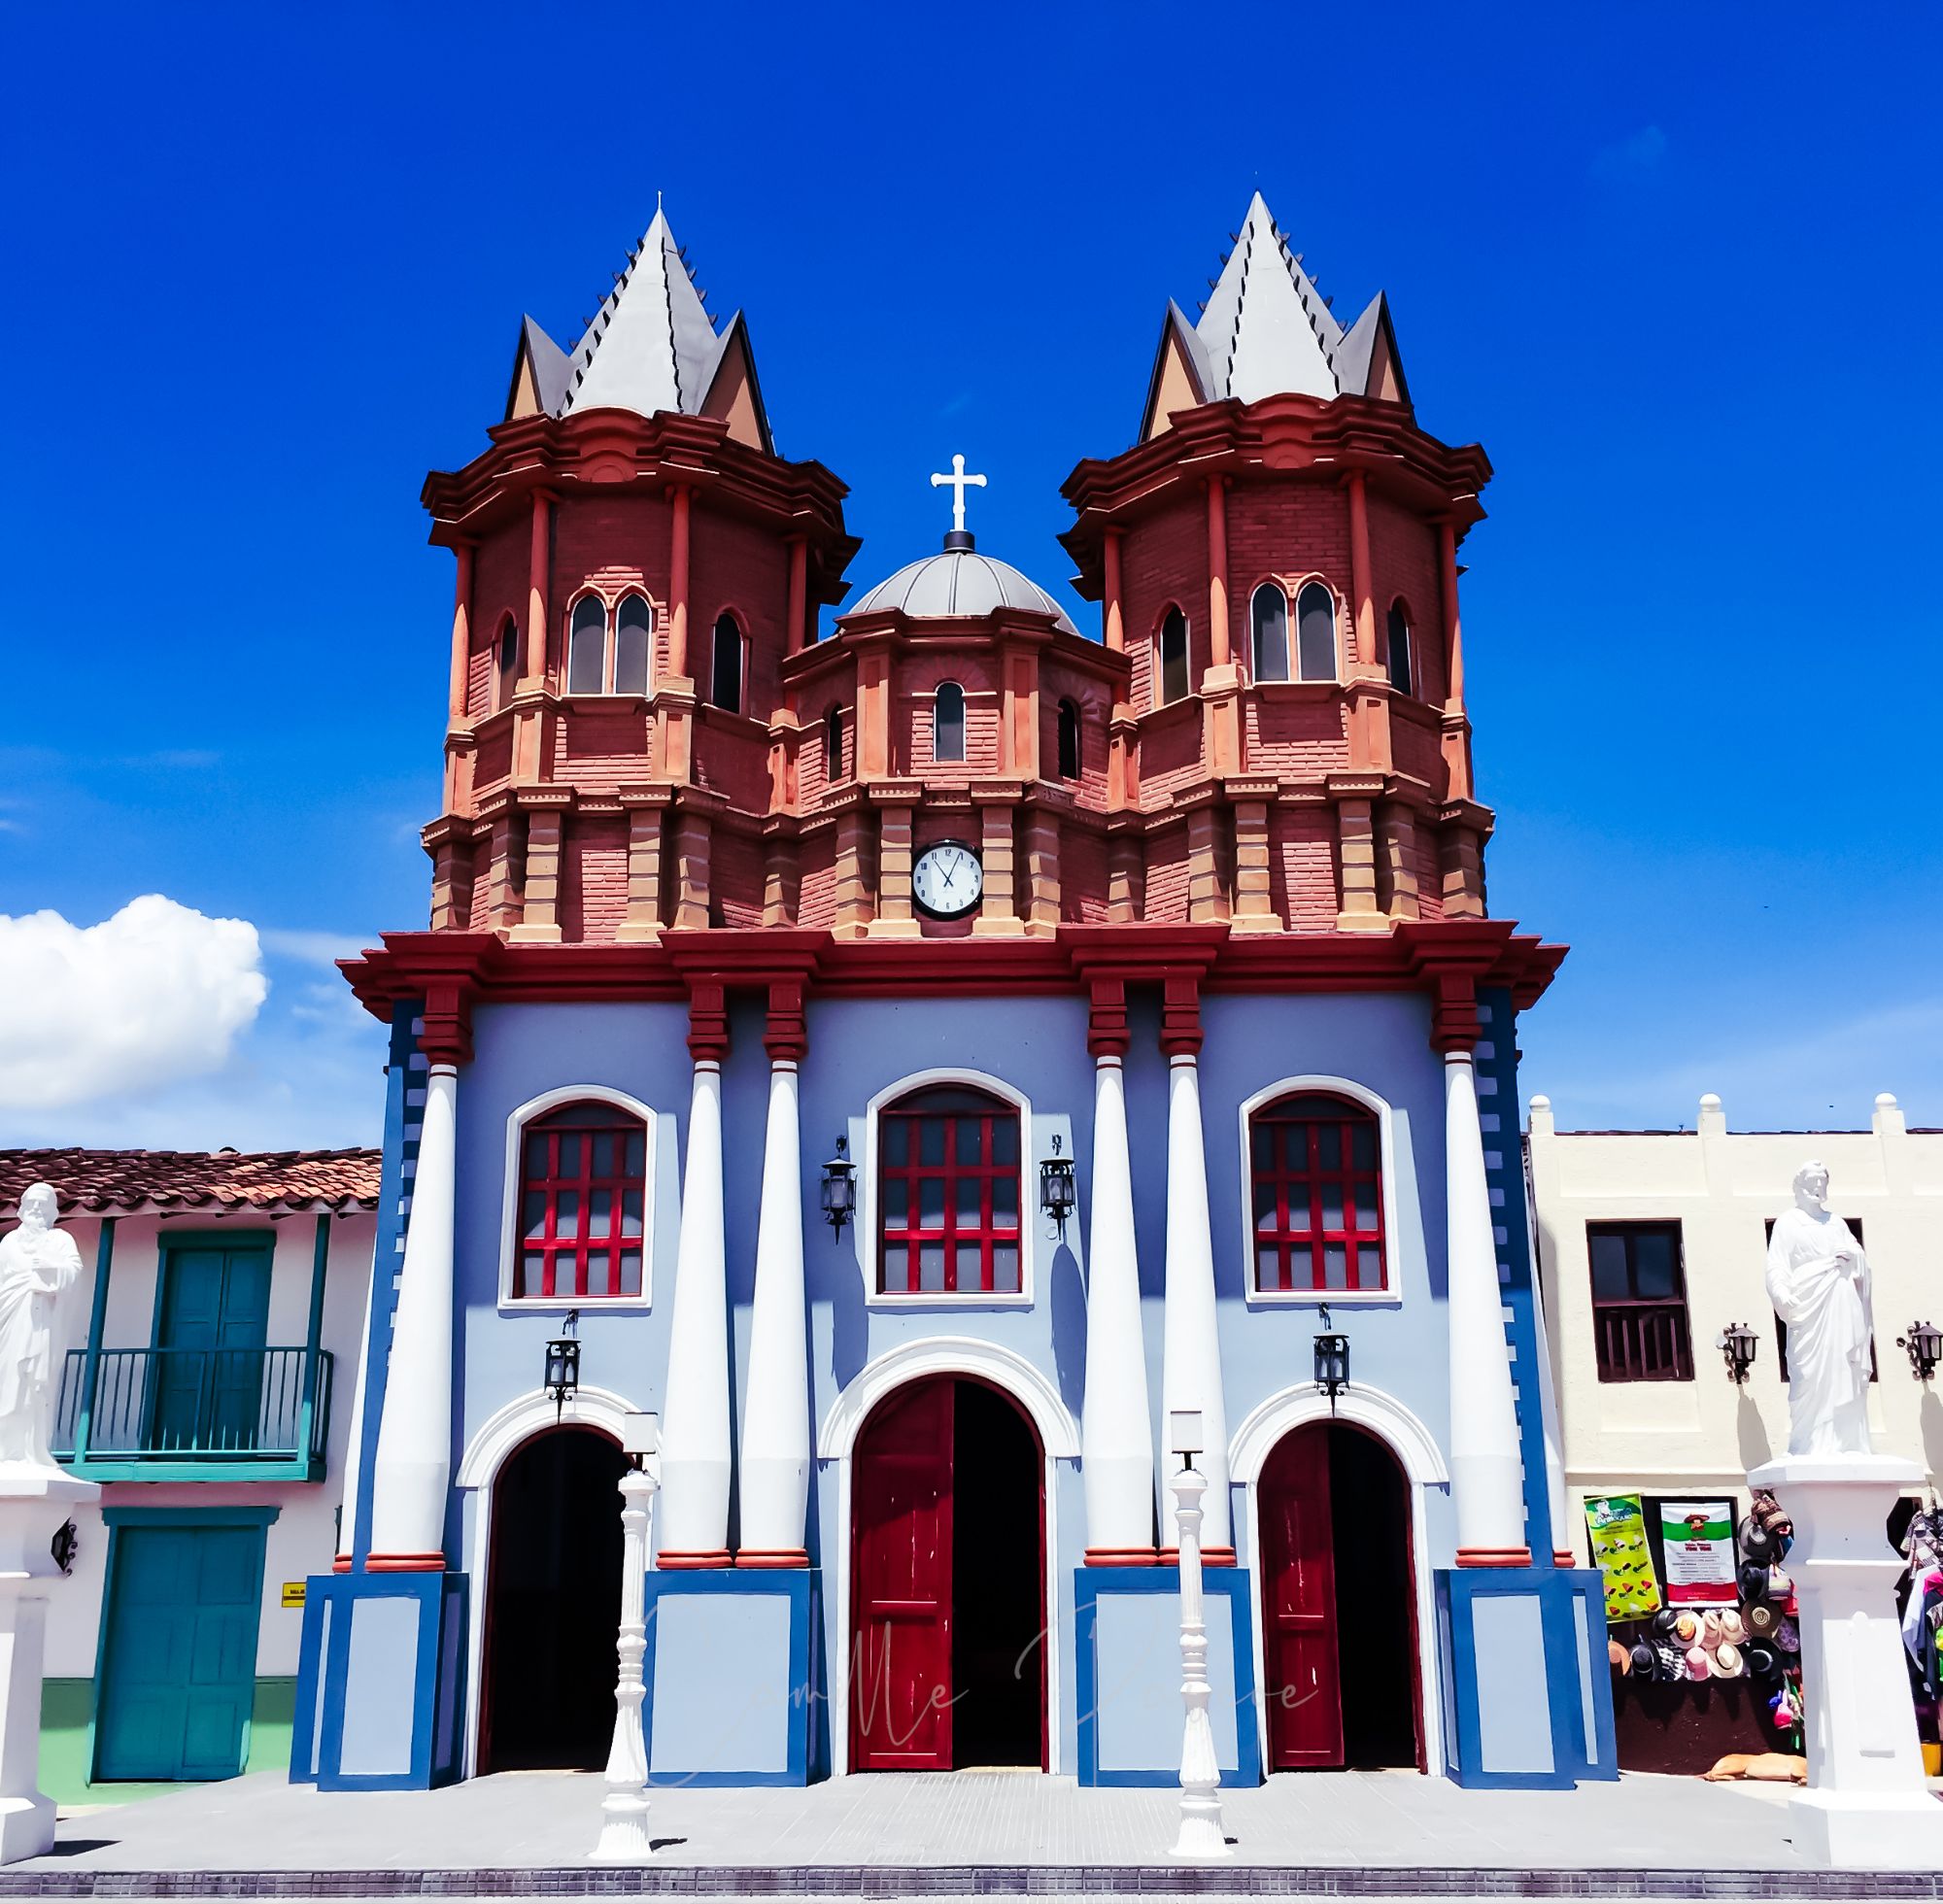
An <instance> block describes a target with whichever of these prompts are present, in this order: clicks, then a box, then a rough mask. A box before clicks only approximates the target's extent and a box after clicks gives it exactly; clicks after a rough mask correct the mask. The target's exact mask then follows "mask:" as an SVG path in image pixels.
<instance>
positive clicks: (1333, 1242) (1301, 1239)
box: [1248, 1091, 1387, 1295]
mask: <svg viewBox="0 0 1943 1904" xmlns="http://www.w3.org/2000/svg"><path fill="white" fill-rule="evenodd" d="M1378 1137H1379V1127H1378V1123H1377V1117H1376V1113H1375V1112H1374V1111H1372V1110H1370V1109H1368V1108H1367V1107H1366V1106H1364V1105H1359V1104H1356V1103H1353V1102H1352V1101H1351V1100H1349V1099H1347V1098H1337V1097H1331V1096H1329V1095H1327V1094H1326V1093H1322V1092H1314V1091H1307V1092H1301V1093H1298V1094H1296V1095H1295V1096H1292V1097H1287V1098H1281V1099H1278V1101H1277V1102H1276V1103H1274V1104H1272V1105H1266V1106H1264V1107H1263V1108H1262V1109H1260V1110H1257V1111H1256V1112H1254V1113H1253V1115H1251V1116H1250V1117H1249V1119H1248V1145H1249V1181H1250V1186H1251V1189H1252V1192H1253V1196H1254V1233H1255V1241H1254V1250H1255V1289H1256V1291H1257V1293H1258V1294H1261V1295H1279V1294H1285V1293H1288V1292H1292V1291H1300V1292H1302V1293H1304V1294H1307V1293H1309V1292H1311V1291H1319V1292H1322V1293H1325V1294H1326V1293H1328V1292H1331V1291H1350V1290H1381V1289H1383V1288H1385V1287H1387V1275H1386V1271H1385V1267H1384V1261H1383V1197H1382V1170H1381V1163H1380V1161H1379V1159H1380V1154H1381V1153H1380V1148H1379V1143H1378Z"/></svg>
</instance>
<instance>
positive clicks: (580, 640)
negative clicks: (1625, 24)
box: [566, 595, 607, 695]
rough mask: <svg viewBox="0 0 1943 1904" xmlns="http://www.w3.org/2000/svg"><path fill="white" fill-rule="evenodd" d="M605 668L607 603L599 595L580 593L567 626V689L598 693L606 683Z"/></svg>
mask: <svg viewBox="0 0 1943 1904" xmlns="http://www.w3.org/2000/svg"><path fill="white" fill-rule="evenodd" d="M606 672H607V604H606V603H605V602H604V601H602V600H601V599H600V597H599V596H598V595H582V596H581V598H580V599H579V600H578V601H576V602H575V603H574V604H573V621H572V623H571V624H570V626H569V628H568V630H567V637H566V691H567V693H568V694H570V695H597V694H598V693H599V692H600V691H601V689H602V688H603V687H605V686H606V681H605V676H606Z"/></svg>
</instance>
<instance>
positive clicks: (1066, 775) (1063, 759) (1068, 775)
mask: <svg viewBox="0 0 1943 1904" xmlns="http://www.w3.org/2000/svg"><path fill="white" fill-rule="evenodd" d="M1059 777H1060V778H1061V779H1062V780H1077V779H1078V778H1079V710H1078V708H1076V707H1075V706H1074V704H1073V703H1072V702H1071V701H1070V700H1063V701H1061V702H1060V703H1059Z"/></svg>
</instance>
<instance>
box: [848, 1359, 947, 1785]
mask: <svg viewBox="0 0 1943 1904" xmlns="http://www.w3.org/2000/svg"><path fill="white" fill-rule="evenodd" d="M953 1393H954V1385H953V1383H952V1381H951V1380H950V1378H949V1377H945V1378H943V1379H940V1380H936V1381H925V1382H917V1383H914V1384H913V1385H912V1386H910V1387H908V1388H903V1389H900V1390H899V1391H898V1392H897V1393H896V1394H894V1395H892V1396H891V1397H890V1399H889V1400H888V1401H886V1402H884V1403H883V1404H882V1405H881V1406H880V1407H879V1408H878V1409H877V1410H876V1411H875V1412H874V1413H873V1414H872V1415H871V1416H870V1418H869V1421H868V1422H866V1423H865V1425H864V1432H863V1434H862V1435H861V1436H860V1437H859V1438H858V1443H857V1453H856V1458H855V1460H854V1462H853V1463H852V1468H851V1478H850V1497H851V1499H850V1510H851V1521H852V1525H853V1526H854V1527H855V1529H856V1532H855V1534H854V1535H853V1536H852V1546H851V1563H850V1604H851V1608H852V1613H851V1627H850V1765H851V1769H852V1770H853V1771H858V1772H913V1771H917V1772H947V1771H949V1770H950V1769H951V1441H952V1396H953Z"/></svg>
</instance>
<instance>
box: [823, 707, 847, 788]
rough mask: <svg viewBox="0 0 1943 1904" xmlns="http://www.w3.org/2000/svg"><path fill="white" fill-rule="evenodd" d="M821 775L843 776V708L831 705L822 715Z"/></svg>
mask: <svg viewBox="0 0 1943 1904" xmlns="http://www.w3.org/2000/svg"><path fill="white" fill-rule="evenodd" d="M823 777H824V779H825V780H828V781H836V780H841V779H842V778H843V710H842V708H840V707H833V708H832V709H831V710H830V711H829V712H828V713H827V714H825V715H824V717H823Z"/></svg>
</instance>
